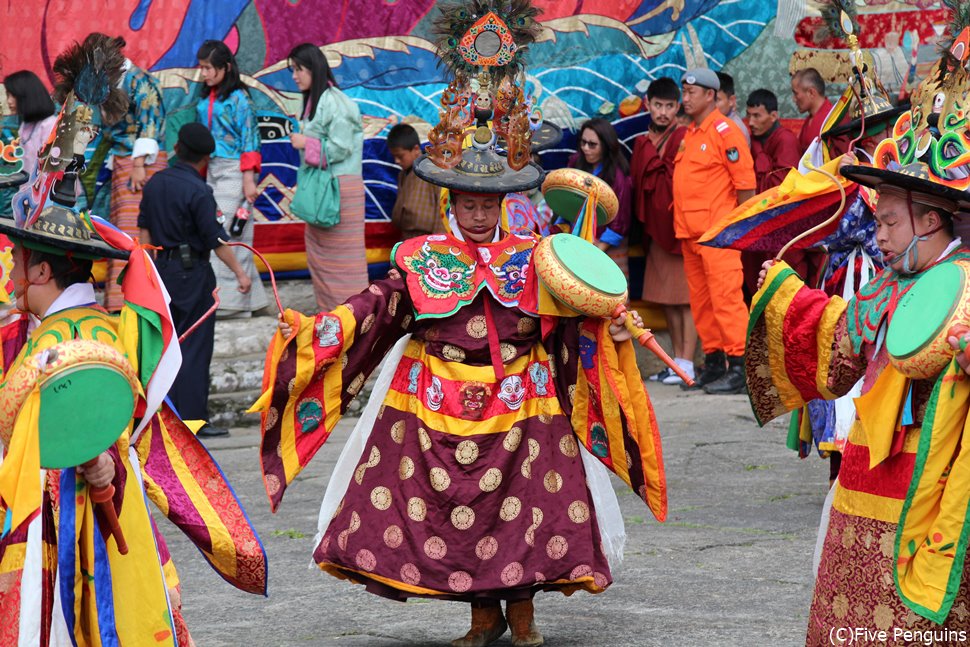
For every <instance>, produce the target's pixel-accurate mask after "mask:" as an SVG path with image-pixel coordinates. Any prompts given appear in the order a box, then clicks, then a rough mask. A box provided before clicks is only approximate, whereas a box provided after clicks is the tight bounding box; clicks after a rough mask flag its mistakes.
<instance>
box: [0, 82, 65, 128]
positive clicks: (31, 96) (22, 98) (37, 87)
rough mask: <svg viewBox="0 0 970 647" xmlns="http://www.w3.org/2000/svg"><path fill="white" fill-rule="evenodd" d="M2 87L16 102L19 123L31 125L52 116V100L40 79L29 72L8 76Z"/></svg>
mask: <svg viewBox="0 0 970 647" xmlns="http://www.w3.org/2000/svg"><path fill="white" fill-rule="evenodd" d="M3 87H4V88H5V89H6V91H7V94H9V95H10V96H12V97H13V98H14V99H15V100H16V101H17V116H18V117H20V121H21V122H23V123H28V124H31V123H34V122H36V121H41V120H43V119H47V118H48V117H50V116H51V115H52V114H54V112H55V110H54V100H53V99H51V95H50V93H48V92H47V88H45V87H44V83H43V81H41V80H40V77H38V76H37V75H36V74H34V73H33V72H31V71H30V70H20V71H19V72H14V73H13V74H8V75H7V77H6V78H5V79H4V80H3Z"/></svg>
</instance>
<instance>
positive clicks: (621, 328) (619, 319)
mask: <svg viewBox="0 0 970 647" xmlns="http://www.w3.org/2000/svg"><path fill="white" fill-rule="evenodd" d="M627 316H630V317H633V324H634V325H635V326H636V327H637V328H643V319H642V318H641V317H640V313H639V312H637V311H636V310H628V311H625V312H621V313H620V314H619V316H616V317H614V318H613V321H611V322H610V337H612V338H613V341H615V342H621V341H626V340H628V339H633V334H632V333H631V332H630V331H629V330H627V328H626V318H627Z"/></svg>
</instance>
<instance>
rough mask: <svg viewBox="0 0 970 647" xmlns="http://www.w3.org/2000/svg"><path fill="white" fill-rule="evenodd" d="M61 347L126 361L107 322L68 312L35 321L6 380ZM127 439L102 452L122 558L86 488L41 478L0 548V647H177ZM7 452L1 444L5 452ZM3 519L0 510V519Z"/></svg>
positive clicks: (64, 477)
mask: <svg viewBox="0 0 970 647" xmlns="http://www.w3.org/2000/svg"><path fill="white" fill-rule="evenodd" d="M69 339H88V340H92V341H98V342H101V343H103V344H108V345H110V346H112V347H114V348H115V349H117V350H119V351H121V352H124V348H123V345H122V344H121V341H120V339H119V337H118V335H117V334H116V327H115V325H114V323H113V322H112V320H111V317H110V316H109V315H107V314H105V313H104V312H102V311H100V310H97V309H94V308H71V309H68V310H63V311H60V312H57V313H55V314H52V315H51V316H49V317H46V318H45V319H43V320H42V321H41V323H40V325H39V326H38V327H37V328H36V329H35V330H34V331H33V332H32V333H31V335H30V337H29V338H28V339H27V343H26V345H25V346H24V347H23V349H22V350H21V352H20V354H19V356H18V357H17V359H16V360H14V362H13V364H12V365H11V367H10V370H9V371H8V375H14V374H16V372H17V370H18V368H19V367H20V365H21V364H23V362H24V361H25V360H26V358H28V357H30V356H32V355H33V354H35V353H38V352H41V351H43V350H44V349H46V348H50V347H52V346H54V345H56V344H58V343H59V342H61V341H65V340H69ZM21 423H22V421H21V420H20V419H19V418H18V421H17V423H16V426H15V427H14V431H13V433H14V434H18V433H24V432H25V429H24V428H22V427H21V426H20V425H21ZM79 432H80V433H83V430H79ZM130 432H131V426H130V425H129V428H128V429H127V430H125V432H124V433H123V434H122V436H121V438H119V439H118V442H117V443H115V445H114V446H113V447H112V448H111V449H110V450H109V453H110V454H111V456H112V458H113V459H114V462H115V468H116V473H115V478H114V481H113V485H114V487H115V498H114V505H115V509H116V511H117V513H118V520H119V522H120V524H121V528H122V532H123V533H124V536H125V540H126V542H127V544H128V550H129V552H128V554H127V555H121V554H120V553H119V552H118V548H117V544H116V543H115V541H114V539H113V538H111V537H110V535H107V533H106V531H105V528H106V527H107V526H106V524H105V520H104V519H103V517H102V516H101V513H100V512H96V511H95V507H94V504H93V503H92V502H91V499H90V497H89V496H88V489H89V488H88V485H87V483H86V482H85V481H84V479H83V478H80V477H78V476H77V475H76V473H75V469H74V468H70V469H63V470H47V471H42V479H43V481H42V482H43V483H44V490H43V502H42V504H41V509H40V513H39V514H37V515H35V516H34V518H33V519H32V520H30V521H29V522H27V523H25V524H23V525H21V526H20V527H17V528H10V529H9V530H8V532H7V533H6V534H5V536H3V538H2V539H0V644H4V645H16V644H20V642H19V641H20V640H22V639H25V642H24V643H23V644H40V645H48V644H50V643H52V642H53V643H54V644H57V642H56V640H55V639H52V632H53V635H54V636H57V635H62V636H63V635H64V634H63V632H64V631H65V630H66V633H67V634H68V635H70V636H71V637H72V638H73V639H74V640H75V641H76V644H78V645H91V646H99V645H108V644H118V642H120V643H121V644H133V645H134V644H157V645H175V644H176V638H175V627H174V624H173V618H172V613H171V611H170V609H169V603H168V593H167V585H166V581H165V573H164V572H163V569H162V564H161V562H160V558H159V551H158V549H157V548H156V545H155V535H154V531H153V529H152V520H151V516H150V515H149V512H148V508H147V507H146V504H147V502H146V499H145V496H144V492H143V491H142V489H141V486H140V485H139V479H138V477H137V475H136V474H137V473H136V471H135V470H136V466H133V465H132V462H131V459H130V454H129V451H128V450H129V433H130ZM9 442H10V439H4V445H5V446H9ZM136 463H137V461H136ZM64 493H69V495H68V496H62V495H63V494H64ZM7 514H9V511H8V510H6V509H4V508H2V507H0V516H4V517H5V516H6V515H7ZM55 588H56V591H55ZM57 605H59V607H60V608H55V606H57ZM122 609H123V612H121V610H122ZM149 640H152V641H153V642H151V643H148V641H149Z"/></svg>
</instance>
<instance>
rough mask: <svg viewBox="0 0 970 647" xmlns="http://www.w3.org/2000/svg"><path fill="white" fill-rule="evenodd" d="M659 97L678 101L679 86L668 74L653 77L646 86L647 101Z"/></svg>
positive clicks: (664, 99)
mask: <svg viewBox="0 0 970 647" xmlns="http://www.w3.org/2000/svg"><path fill="white" fill-rule="evenodd" d="M651 99H660V100H661V101H680V86H678V85H677V82H676V81H674V80H673V79H672V78H670V77H669V76H661V77H660V78H659V79H654V80H653V81H651V82H650V85H649V86H647V101H650V100H651Z"/></svg>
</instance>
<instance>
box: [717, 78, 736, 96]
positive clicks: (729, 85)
mask: <svg viewBox="0 0 970 647" xmlns="http://www.w3.org/2000/svg"><path fill="white" fill-rule="evenodd" d="M717 82H718V83H720V84H721V89H720V90H719V91H720V92H723V93H724V94H726V95H728V96H729V97H733V96H734V77H733V76H731V75H730V74H728V73H727V72H718V73H717Z"/></svg>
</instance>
